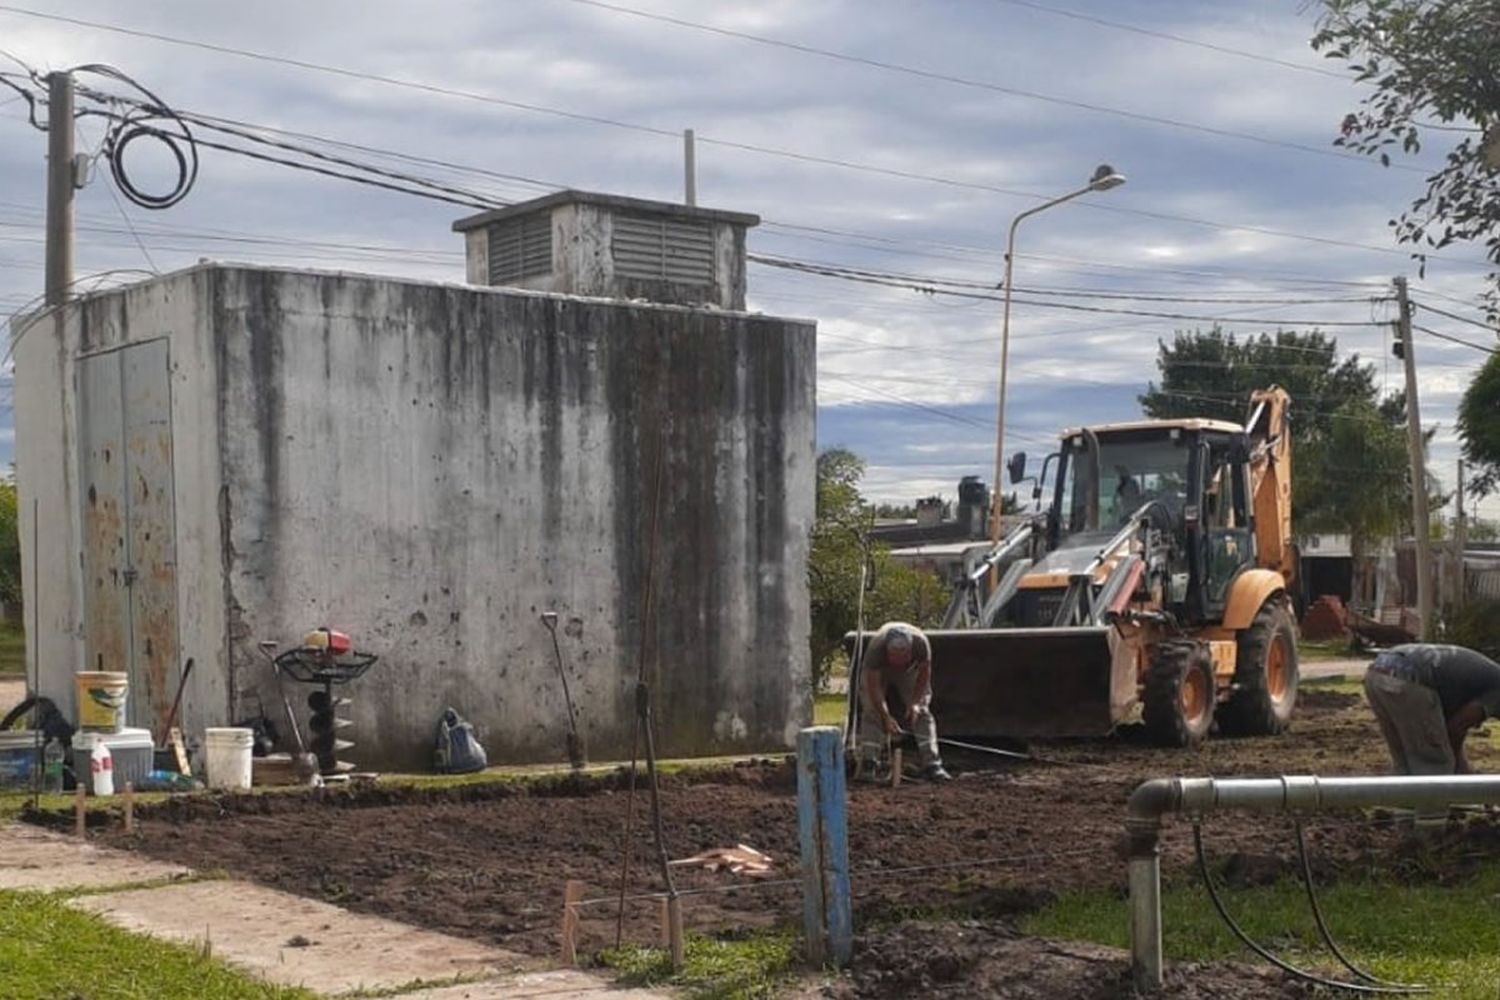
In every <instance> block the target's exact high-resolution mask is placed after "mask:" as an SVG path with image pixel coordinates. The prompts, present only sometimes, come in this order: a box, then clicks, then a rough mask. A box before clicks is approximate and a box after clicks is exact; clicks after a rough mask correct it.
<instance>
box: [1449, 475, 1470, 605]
mask: <svg viewBox="0 0 1500 1000" xmlns="http://www.w3.org/2000/svg"><path fill="white" fill-rule="evenodd" d="M1466 472H1468V470H1467V469H1465V468H1464V460H1463V459H1461V458H1460V459H1459V460H1458V494H1457V496H1456V497H1455V499H1456V500H1457V501H1458V517H1457V518H1455V519H1454V523H1453V547H1454V548H1455V549H1456V550H1457V552H1456V553H1455V555H1456V556H1457V560H1456V561H1457V563H1458V569H1457V573H1458V589H1457V590H1456V591H1455V593H1454V601H1455V603H1457V604H1458V605H1459V606H1460V607H1462V606H1463V605H1464V603H1465V598H1466V597H1467V596H1468V594H1467V591H1468V588H1469V579H1468V577H1467V576H1466V575H1465V574H1464V552H1465V551H1467V550H1468V548H1469V515H1468V514H1467V513H1466V512H1465V511H1464V473H1466Z"/></svg>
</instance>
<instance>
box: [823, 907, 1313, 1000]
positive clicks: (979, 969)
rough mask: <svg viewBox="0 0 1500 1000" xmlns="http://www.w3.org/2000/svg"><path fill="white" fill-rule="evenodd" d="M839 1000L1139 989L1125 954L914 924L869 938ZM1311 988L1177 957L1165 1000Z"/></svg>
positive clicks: (1043, 997)
mask: <svg viewBox="0 0 1500 1000" xmlns="http://www.w3.org/2000/svg"><path fill="white" fill-rule="evenodd" d="M826 995H827V996H829V997H831V998H833V1000H887V998H889V1000H897V998H906V997H988V998H991V1000H1054V998H1057V997H1069V998H1073V1000H1115V998H1117V997H1128V996H1132V995H1134V990H1133V989H1132V984H1131V979H1130V962H1129V960H1128V957H1127V956H1126V955H1125V953H1124V952H1121V951H1117V950H1115V949H1112V948H1100V947H1097V946H1095V945H1090V944H1082V943H1076V942H1065V943H1064V942H1057V941H1044V940H1041V939H1038V938H1034V937H1024V936H1021V935H1019V934H1016V933H1014V932H1013V931H1011V930H1009V929H1008V928H1007V927H1006V926H1005V925H1004V924H1003V923H1000V924H996V923H994V922H982V921H978V920H959V921H952V920H948V921H942V922H933V921H907V922H904V923H902V924H899V925H896V926H892V927H887V928H883V929H881V930H879V931H876V932H873V933H870V934H867V935H864V936H863V937H862V938H861V939H860V941H859V943H858V945H857V946H856V948H855V952H854V957H853V960H852V961H851V962H850V972H849V974H848V975H847V976H844V977H842V978H841V979H840V980H839V981H838V982H837V983H836V984H834V985H833V986H832V987H830V988H829V989H828V990H827V991H826ZM1313 995H1314V994H1313V993H1312V992H1311V991H1310V990H1309V989H1308V988H1306V987H1304V986H1302V985H1300V984H1298V983H1296V982H1294V981H1292V980H1290V979H1288V978H1287V977H1285V976H1282V975H1281V974H1279V973H1277V972H1275V971H1274V970H1268V969H1264V968H1252V967H1250V966H1246V965H1241V964H1238V963H1233V962H1216V963H1213V964H1202V963H1196V962H1174V963H1172V965H1170V966H1169V967H1168V970H1167V975H1166V982H1165V983H1164V984H1163V987H1162V990H1161V991H1160V992H1159V993H1156V994H1154V996H1155V997H1157V998H1158V1000H1207V998H1213V1000H1294V998H1302V997H1309V996H1313Z"/></svg>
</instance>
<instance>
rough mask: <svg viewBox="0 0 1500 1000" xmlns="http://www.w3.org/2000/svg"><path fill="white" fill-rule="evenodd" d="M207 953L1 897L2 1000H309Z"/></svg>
mask: <svg viewBox="0 0 1500 1000" xmlns="http://www.w3.org/2000/svg"><path fill="white" fill-rule="evenodd" d="M206 951H207V949H202V950H200V949H197V948H191V947H188V946H186V945H177V944H168V943H166V942H162V941H156V940H153V939H151V938H145V937H138V936H136V935H134V934H130V933H128V932H126V931H122V930H120V929H118V928H116V927H111V926H110V925H109V924H107V923H105V922H104V921H103V920H101V919H99V918H98V917H95V916H93V915H91V914H87V913H81V912H79V911H76V910H73V909H70V908H69V907H67V906H66V905H64V904H63V902H62V901H61V900H60V899H58V898H55V897H53V896H48V895H44V894H41V893H33V892H11V891H5V890H0V995H3V996H5V997H7V998H8V1000H55V998H59V997H63V998H87V1000H315V995H314V994H312V993H309V992H307V991H306V990H301V989H293V988H289V987H283V986H272V985H269V984H266V983H261V982H257V981H256V980H253V979H250V978H249V977H247V976H244V975H241V974H240V973H238V972H234V971H232V970H230V969H229V968H227V967H225V966H224V965H223V964H221V963H219V962H216V961H214V960H213V958H211V957H210V956H209V955H207V954H205V952H206Z"/></svg>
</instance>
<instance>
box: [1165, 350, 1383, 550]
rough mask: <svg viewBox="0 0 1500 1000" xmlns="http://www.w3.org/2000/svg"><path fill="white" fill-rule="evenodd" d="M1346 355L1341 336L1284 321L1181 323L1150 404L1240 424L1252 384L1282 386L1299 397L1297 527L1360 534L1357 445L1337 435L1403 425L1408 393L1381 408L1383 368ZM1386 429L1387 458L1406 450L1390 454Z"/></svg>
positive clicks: (1295, 416)
mask: <svg viewBox="0 0 1500 1000" xmlns="http://www.w3.org/2000/svg"><path fill="white" fill-rule="evenodd" d="M1337 354H1338V341H1337V340H1336V339H1334V338H1333V337H1329V336H1326V335H1324V334H1322V333H1319V332H1317V331H1313V332H1311V333H1297V332H1295V331H1291V330H1278V331H1276V333H1275V334H1274V335H1272V334H1265V333H1262V334H1260V335H1259V336H1251V337H1246V338H1245V339H1244V340H1240V339H1238V338H1236V337H1235V335H1234V334H1232V333H1225V332H1224V331H1223V330H1222V329H1220V328H1219V327H1214V328H1213V329H1212V330H1209V331H1207V332H1204V331H1201V330H1195V331H1193V332H1192V333H1183V332H1178V333H1177V334H1176V335H1175V336H1174V337H1173V340H1172V342H1171V343H1170V344H1169V343H1167V342H1165V341H1158V343H1157V359H1156V366H1157V369H1158V370H1159V371H1160V373H1161V383H1160V384H1159V385H1158V384H1157V383H1154V382H1153V383H1151V384H1149V385H1148V386H1147V388H1146V392H1145V393H1144V394H1143V395H1142V396H1141V397H1140V402H1141V406H1142V408H1143V409H1144V410H1145V412H1146V415H1147V416H1150V417H1154V418H1156V419H1158V420H1165V419H1170V418H1174V417H1213V418H1217V419H1220V420H1229V421H1232V422H1234V423H1241V422H1243V421H1244V419H1245V417H1246V414H1247V410H1248V408H1249V402H1250V393H1251V391H1252V390H1254V389H1260V388H1265V387H1266V386H1269V385H1279V386H1281V387H1282V388H1283V389H1285V390H1286V391H1287V393H1288V394H1289V395H1290V396H1291V397H1292V406H1291V425H1292V456H1293V458H1292V470H1293V475H1292V514H1293V517H1294V519H1295V521H1296V524H1297V526H1298V530H1300V531H1315V530H1317V531H1336V532H1340V533H1352V526H1353V524H1355V523H1359V524H1361V525H1363V524H1365V523H1366V518H1365V516H1364V515H1362V514H1358V513H1356V514H1355V515H1354V518H1353V520H1351V521H1348V522H1346V521H1345V519H1344V518H1342V517H1341V516H1340V512H1341V510H1342V509H1343V508H1344V507H1345V506H1346V505H1347V503H1348V502H1349V501H1350V500H1352V499H1353V498H1352V492H1353V491H1351V490H1349V489H1346V488H1345V487H1347V486H1348V485H1349V484H1350V483H1351V481H1352V479H1353V470H1351V468H1350V467H1349V463H1348V461H1347V458H1346V457H1344V455H1347V454H1349V453H1347V452H1346V453H1344V455H1341V454H1340V453H1339V452H1338V451H1337V450H1336V449H1334V448H1332V447H1331V445H1330V442H1332V441H1333V440H1335V439H1337V440H1339V441H1341V442H1343V443H1345V444H1347V443H1348V437H1349V432H1350V431H1351V430H1353V429H1359V428H1363V427H1365V426H1367V425H1368V424H1367V422H1369V421H1383V422H1384V423H1385V424H1386V425H1387V428H1389V427H1392V426H1400V425H1401V421H1403V420H1404V419H1405V412H1406V411H1405V407H1404V405H1402V404H1401V402H1400V401H1399V397H1395V398H1394V401H1393V400H1387V401H1386V402H1384V403H1382V404H1380V406H1379V407H1378V408H1377V404H1376V396H1377V393H1376V389H1375V369H1374V368H1373V367H1372V366H1370V365H1368V364H1365V363H1364V362H1362V361H1361V360H1360V359H1359V356H1358V355H1351V356H1350V357H1348V358H1345V359H1344V360H1342V361H1340V360H1338V358H1337ZM1386 437H1387V436H1386V435H1383V434H1382V435H1379V436H1378V444H1377V443H1376V441H1377V438H1376V437H1372V438H1371V439H1370V441H1368V442H1366V445H1368V447H1370V448H1371V449H1373V450H1376V451H1380V452H1381V454H1380V460H1381V461H1382V462H1383V461H1385V460H1386V459H1387V458H1391V459H1397V458H1400V457H1401V455H1404V454H1405V452H1404V450H1403V451H1401V452H1400V454H1399V455H1398V454H1392V455H1385V454H1384V452H1383V449H1384V448H1385V447H1386ZM1361 447H1364V446H1361ZM1403 490H1404V486H1403ZM1402 495H1408V494H1405V493H1404V492H1403V494H1402ZM1377 520H1378V519H1377Z"/></svg>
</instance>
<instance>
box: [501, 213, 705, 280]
mask: <svg viewBox="0 0 1500 1000" xmlns="http://www.w3.org/2000/svg"><path fill="white" fill-rule="evenodd" d="M610 250H611V252H612V253H613V254H614V258H615V274H616V275H618V276H619V277H622V278H639V279H644V280H647V281H675V282H680V283H682V284H689V285H711V284H713V282H714V236H713V227H712V226H711V225H710V224H709V223H707V222H678V221H676V220H672V219H652V218H648V217H643V216H635V215H616V216H615V218H614V240H613V244H612V246H611V248H610ZM493 252H494V251H493V250H491V253H493ZM493 266H494V265H493V263H492V264H491V267H493Z"/></svg>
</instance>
